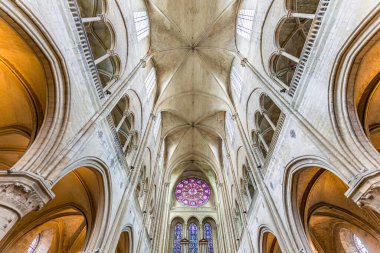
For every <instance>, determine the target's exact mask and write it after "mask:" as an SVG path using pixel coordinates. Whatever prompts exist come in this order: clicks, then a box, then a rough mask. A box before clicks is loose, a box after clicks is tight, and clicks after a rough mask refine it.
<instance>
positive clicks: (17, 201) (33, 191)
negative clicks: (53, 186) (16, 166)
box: [0, 172, 54, 240]
mask: <svg viewBox="0 0 380 253" xmlns="http://www.w3.org/2000/svg"><path fill="white" fill-rule="evenodd" d="M53 197H54V194H53V192H52V191H51V190H50V187H48V186H47V185H46V182H45V181H44V180H43V179H42V178H39V177H38V176H37V175H32V174H26V173H19V172H14V173H11V174H7V173H5V172H0V240H1V239H2V238H3V237H4V236H5V235H6V233H7V232H8V231H9V230H10V229H11V228H12V226H13V225H14V224H15V223H16V222H17V221H19V220H20V219H21V218H22V217H24V216H25V215H27V214H28V213H30V212H32V211H38V210H40V209H41V208H42V207H43V206H44V205H45V204H46V203H47V202H48V201H49V200H51V199H53Z"/></svg>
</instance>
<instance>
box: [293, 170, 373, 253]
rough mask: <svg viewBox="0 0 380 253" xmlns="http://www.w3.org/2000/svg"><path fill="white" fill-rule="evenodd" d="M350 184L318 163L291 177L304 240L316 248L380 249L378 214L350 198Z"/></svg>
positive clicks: (295, 211) (352, 250) (326, 250)
mask: <svg viewBox="0 0 380 253" xmlns="http://www.w3.org/2000/svg"><path fill="white" fill-rule="evenodd" d="M347 190H348V187H347V185H346V184H345V183H344V182H343V181H342V180H341V179H340V178H338V177H337V176H335V175H334V174H333V173H332V172H330V171H327V170H325V169H321V168H319V167H310V168H306V169H302V170H301V171H298V172H297V173H296V174H295V175H294V177H293V181H292V200H291V201H292V207H293V214H296V213H299V217H295V219H296V221H297V222H298V225H297V226H302V228H303V230H304V232H305V233H304V234H303V235H301V236H305V238H304V240H305V241H307V243H308V244H309V245H310V248H311V250H313V251H315V252H331V253H334V252H360V251H359V248H358V247H359V246H361V245H363V246H364V247H365V248H367V249H368V250H369V251H370V252H378V251H379V250H380V243H379V242H380V229H379V226H378V225H376V224H378V219H377V218H376V217H375V216H374V215H375V214H372V213H370V212H369V211H367V210H365V209H361V208H359V207H358V206H357V205H356V204H355V203H354V202H353V201H351V200H350V199H347V198H346V196H345V192H346V191H347Z"/></svg>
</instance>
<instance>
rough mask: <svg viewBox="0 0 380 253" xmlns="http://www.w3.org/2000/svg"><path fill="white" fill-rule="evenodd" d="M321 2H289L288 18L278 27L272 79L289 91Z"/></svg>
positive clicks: (314, 0) (315, 0)
mask: <svg viewBox="0 0 380 253" xmlns="http://www.w3.org/2000/svg"><path fill="white" fill-rule="evenodd" d="M318 3H319V0H307V1H299V0H294V1H288V11H289V15H288V18H286V19H285V20H282V21H281V23H280V24H279V25H278V29H277V32H276V34H277V35H278V36H277V38H276V40H277V46H278V50H277V52H275V55H274V56H273V58H272V60H271V65H272V77H273V78H274V79H275V80H276V81H277V82H279V83H280V84H281V85H282V86H283V87H284V88H285V89H286V90H287V89H289V87H290V85H291V83H292V81H293V76H294V74H295V72H296V69H297V66H298V64H299V63H300V59H301V56H302V51H303V48H304V45H305V42H306V39H307V37H308V34H309V30H310V28H311V25H312V22H313V19H314V17H315V12H316V11H317V7H318Z"/></svg>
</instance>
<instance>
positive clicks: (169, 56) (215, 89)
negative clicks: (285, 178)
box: [147, 0, 239, 168]
mask: <svg viewBox="0 0 380 253" xmlns="http://www.w3.org/2000/svg"><path fill="white" fill-rule="evenodd" d="M238 4H239V1H236V0H230V1H228V0H211V1H204V0H194V1H187V0H177V1H169V0H149V1H147V6H148V10H149V15H150V19H151V48H150V50H151V52H152V53H153V55H154V56H153V61H154V63H155V67H156V71H157V80H158V93H157V97H156V110H157V111H162V112H163V114H162V115H163V116H162V119H163V120H162V122H163V134H164V136H165V141H166V158H167V165H168V166H167V167H173V166H175V165H176V164H179V163H181V162H183V161H184V160H204V161H205V160H207V162H208V163H211V164H220V150H221V148H220V145H221V137H222V136H223V135H224V112H225V111H229V110H230V109H231V108H232V105H231V99H230V88H229V74H230V68H231V64H232V61H233V59H234V57H235V52H236V44H235V19H236V12H237V8H238ZM183 168H186V166H185V167H183Z"/></svg>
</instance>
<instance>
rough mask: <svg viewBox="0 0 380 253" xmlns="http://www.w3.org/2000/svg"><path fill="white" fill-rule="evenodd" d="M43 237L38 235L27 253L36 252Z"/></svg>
mask: <svg viewBox="0 0 380 253" xmlns="http://www.w3.org/2000/svg"><path fill="white" fill-rule="evenodd" d="M40 237H41V235H40V234H38V235H37V236H36V237H35V238H34V239H33V241H32V243H31V244H30V245H29V247H28V250H27V253H33V252H35V251H36V249H37V246H38V243H39V242H40Z"/></svg>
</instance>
